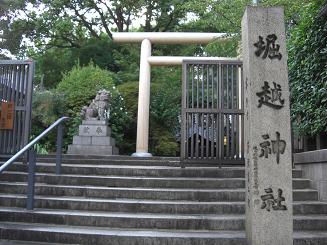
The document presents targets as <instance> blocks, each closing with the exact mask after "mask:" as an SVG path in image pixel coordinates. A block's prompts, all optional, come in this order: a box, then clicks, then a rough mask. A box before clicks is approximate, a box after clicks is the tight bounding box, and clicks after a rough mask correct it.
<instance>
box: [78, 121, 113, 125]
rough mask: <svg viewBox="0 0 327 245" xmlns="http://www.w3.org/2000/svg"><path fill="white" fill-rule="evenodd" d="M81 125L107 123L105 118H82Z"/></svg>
mask: <svg viewBox="0 0 327 245" xmlns="http://www.w3.org/2000/svg"><path fill="white" fill-rule="evenodd" d="M82 125H108V123H107V121H105V120H102V121H100V120H83V121H82Z"/></svg>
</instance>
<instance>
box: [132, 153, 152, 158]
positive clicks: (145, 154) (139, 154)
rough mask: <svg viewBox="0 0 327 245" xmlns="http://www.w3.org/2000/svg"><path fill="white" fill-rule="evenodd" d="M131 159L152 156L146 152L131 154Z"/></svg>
mask: <svg viewBox="0 0 327 245" xmlns="http://www.w3.org/2000/svg"><path fill="white" fill-rule="evenodd" d="M132 157H152V154H151V153H148V152H135V153H133V154H132Z"/></svg>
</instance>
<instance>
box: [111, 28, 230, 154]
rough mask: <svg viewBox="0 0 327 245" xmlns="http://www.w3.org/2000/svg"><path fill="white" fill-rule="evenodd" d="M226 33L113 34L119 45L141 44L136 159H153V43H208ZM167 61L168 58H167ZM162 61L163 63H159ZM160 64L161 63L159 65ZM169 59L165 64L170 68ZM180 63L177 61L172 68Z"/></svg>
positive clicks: (173, 62) (174, 61) (164, 61)
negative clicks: (150, 124)
mask: <svg viewBox="0 0 327 245" xmlns="http://www.w3.org/2000/svg"><path fill="white" fill-rule="evenodd" d="M224 35H226V34H225V33H196V32H192V33H191V32H188V33H183V32H176V33H175V32H163V33H160V32H117V33H113V41H114V42H117V43H140V42H141V43H142V45H141V58H140V77H139V98H138V113H137V139H136V152H135V153H134V154H133V155H132V156H135V157H151V156H152V155H151V153H149V152H148V141H149V106H150V81H151V65H150V60H151V58H153V57H151V44H155V43H160V44H207V43H209V42H211V41H213V40H214V39H216V38H219V37H222V36H224ZM167 58H168V57H167ZM160 62H161V61H160ZM160 62H159V63H160ZM169 62H170V61H169V60H168V61H167V60H163V62H162V64H165V65H169ZM176 63H178V64H179V63H180V60H179V59H178V62H176V59H174V60H173V61H172V63H171V64H172V65H174V64H176Z"/></svg>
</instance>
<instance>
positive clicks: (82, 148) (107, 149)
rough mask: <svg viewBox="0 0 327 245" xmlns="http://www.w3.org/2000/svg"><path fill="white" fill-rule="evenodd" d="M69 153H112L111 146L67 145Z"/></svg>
mask: <svg viewBox="0 0 327 245" xmlns="http://www.w3.org/2000/svg"><path fill="white" fill-rule="evenodd" d="M68 152H69V154H80V155H84V154H88V155H114V154H113V146H98V145H69V146H68Z"/></svg>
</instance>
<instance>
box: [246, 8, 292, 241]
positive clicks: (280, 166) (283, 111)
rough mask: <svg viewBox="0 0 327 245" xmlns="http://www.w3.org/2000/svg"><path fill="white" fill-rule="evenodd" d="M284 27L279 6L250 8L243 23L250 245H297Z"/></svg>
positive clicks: (247, 206)
mask: <svg viewBox="0 0 327 245" xmlns="http://www.w3.org/2000/svg"><path fill="white" fill-rule="evenodd" d="M284 26H285V24H284V14H283V8H281V7H272V8H265V7H247V8H246V11H245V14H244V16H243V20H242V46H243V66H244V78H245V79H244V82H245V84H244V88H245V129H244V132H245V169H246V171H245V175H246V236H247V242H248V244H249V245H290V244H293V239H292V234H293V208H292V162H291V155H292V152H291V127H290V108H289V86H288V74H287V53H286V41H285V27H284Z"/></svg>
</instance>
